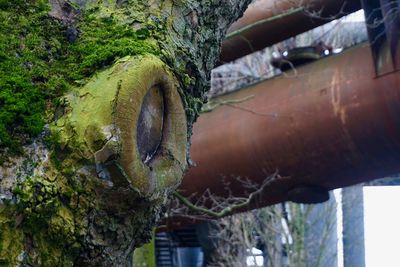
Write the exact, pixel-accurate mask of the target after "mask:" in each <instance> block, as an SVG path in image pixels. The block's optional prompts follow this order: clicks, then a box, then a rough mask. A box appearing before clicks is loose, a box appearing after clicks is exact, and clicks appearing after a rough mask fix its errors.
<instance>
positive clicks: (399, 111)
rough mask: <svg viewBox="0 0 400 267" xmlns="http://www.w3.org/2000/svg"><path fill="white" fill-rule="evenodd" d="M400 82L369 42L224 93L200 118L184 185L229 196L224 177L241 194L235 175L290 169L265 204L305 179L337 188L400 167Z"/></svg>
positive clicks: (254, 176)
mask: <svg viewBox="0 0 400 267" xmlns="http://www.w3.org/2000/svg"><path fill="white" fill-rule="evenodd" d="M399 82H400V72H392V73H390V74H387V75H385V76H381V77H378V78H376V77H375V71H374V64H373V61H372V56H371V52H370V48H369V46H368V45H367V44H362V45H360V46H358V47H355V48H351V49H349V50H346V51H344V52H343V53H341V54H339V55H334V56H329V57H327V58H325V59H322V60H319V61H317V62H315V63H312V64H308V65H305V66H302V67H299V68H298V69H297V70H296V72H293V71H291V72H287V73H286V74H285V75H281V76H279V77H276V78H273V79H270V80H266V81H263V82H261V83H259V84H256V85H253V86H251V87H249V88H247V89H243V90H241V91H238V92H235V93H232V94H229V95H225V96H223V97H221V98H218V99H217V101H219V102H220V103H225V105H221V106H220V107H218V108H216V109H215V110H213V111H212V112H209V113H205V114H203V115H201V116H200V118H199V120H198V122H197V123H196V124H195V125H194V135H193V137H192V148H191V155H192V158H193V160H194V161H195V162H196V164H197V167H193V168H191V169H190V170H189V172H188V173H187V174H186V176H185V177H184V180H183V182H182V184H181V186H180V190H181V191H182V193H183V194H184V195H187V196H188V195H191V194H193V193H197V194H201V193H202V192H204V191H205V190H206V189H210V190H211V192H212V193H214V194H216V195H219V196H227V194H228V193H227V191H225V190H224V182H223V179H222V178H223V177H224V179H225V180H226V181H227V182H229V183H230V189H231V190H232V195H234V196H247V195H248V192H246V191H248V190H247V189H246V188H244V187H243V184H242V183H241V182H238V181H237V179H235V177H246V178H248V179H250V180H251V181H252V182H253V183H255V184H261V183H262V181H263V180H264V179H265V178H266V177H267V176H268V175H269V174H271V173H273V172H275V171H276V170H279V173H280V175H281V176H282V177H284V178H281V179H277V180H275V181H273V182H272V183H271V184H270V185H269V186H267V188H266V190H265V192H264V194H263V196H262V198H261V199H258V200H257V203H253V206H252V207H260V206H265V205H270V204H274V203H278V202H282V201H286V200H288V195H289V192H292V191H293V190H295V191H296V190H297V189H301V188H304V187H305V188H307V187H311V188H324V189H326V190H331V189H334V188H338V187H344V186H348V185H352V184H356V183H360V182H364V181H369V180H372V179H376V178H380V177H385V176H387V175H390V174H394V173H399V172H400V83H399ZM249 97H250V98H249ZM246 98H247V100H246V101H243V102H240V103H235V104H227V103H232V102H229V101H231V100H240V99H246ZM224 101H225V102H224ZM227 101H228V102H227Z"/></svg>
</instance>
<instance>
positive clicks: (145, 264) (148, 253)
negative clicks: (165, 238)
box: [132, 231, 156, 267]
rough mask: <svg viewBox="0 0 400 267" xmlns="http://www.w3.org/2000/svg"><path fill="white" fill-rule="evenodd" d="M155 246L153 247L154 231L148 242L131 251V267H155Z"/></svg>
mask: <svg viewBox="0 0 400 267" xmlns="http://www.w3.org/2000/svg"><path fill="white" fill-rule="evenodd" d="M155 252H156V247H155V232H154V231H153V235H152V238H151V241H150V243H148V244H145V245H143V246H142V247H140V248H137V249H135V251H134V253H133V259H132V261H133V262H132V264H133V267H155V266H156V256H155Z"/></svg>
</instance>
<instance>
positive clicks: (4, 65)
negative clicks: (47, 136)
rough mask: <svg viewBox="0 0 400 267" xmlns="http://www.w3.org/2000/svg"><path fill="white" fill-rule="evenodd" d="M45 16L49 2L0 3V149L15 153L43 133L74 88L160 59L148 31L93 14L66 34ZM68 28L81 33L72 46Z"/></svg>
mask: <svg viewBox="0 0 400 267" xmlns="http://www.w3.org/2000/svg"><path fill="white" fill-rule="evenodd" d="M48 12H49V7H48V5H47V1H33V0H28V1H13V2H12V4H10V2H9V1H4V0H1V1H0V20H1V21H2V23H1V24H0V148H5V147H8V148H10V149H11V152H14V153H15V152H21V145H22V144H24V143H26V142H29V140H30V138H32V137H34V136H36V135H37V134H39V133H40V132H41V131H42V129H43V126H44V124H45V123H47V122H48V120H49V119H51V117H52V115H50V114H53V112H52V108H51V107H52V106H53V107H54V103H56V101H55V100H56V99H57V98H58V97H59V96H61V95H63V94H64V93H65V92H67V91H68V90H69V89H70V88H71V87H72V86H76V85H79V84H80V83H81V82H82V80H84V79H86V78H88V77H90V76H91V75H93V74H94V73H95V72H96V71H97V70H99V69H102V68H104V67H106V66H109V65H111V64H112V63H113V62H114V61H115V60H116V59H117V58H120V57H123V56H125V55H137V54H143V53H152V54H157V53H158V52H157V49H156V47H155V45H154V44H153V43H152V41H151V38H150V37H151V34H152V33H151V31H150V30H148V29H147V28H141V29H136V30H135V29H133V28H132V27H130V26H129V25H125V24H121V23H120V22H119V21H118V20H117V18H114V17H113V15H105V16H99V15H98V13H96V9H92V10H89V11H86V12H83V14H82V15H81V17H80V19H79V21H77V23H76V25H75V26H68V27H69V28H68V27H67V26H66V25H64V24H63V23H62V22H60V21H58V20H56V19H54V18H50V17H49V15H48ZM71 27H75V28H73V30H76V32H77V33H79V34H78V36H77V39H76V40H75V41H73V42H70V41H71V40H70V41H69V40H68V38H67V36H68V32H69V31H70V30H71ZM49 106H50V109H49V108H48V107H49ZM46 109H47V110H49V112H48V116H45V110H46Z"/></svg>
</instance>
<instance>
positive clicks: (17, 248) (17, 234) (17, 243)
mask: <svg viewBox="0 0 400 267" xmlns="http://www.w3.org/2000/svg"><path fill="white" fill-rule="evenodd" d="M15 214H16V212H15V209H14V208H13V207H11V206H8V205H1V204H0V229H1V231H0V266H17V265H18V256H19V255H20V254H21V252H22V250H23V247H22V244H23V242H22V239H23V235H22V232H21V231H20V230H19V229H18V227H17V226H16V222H15V221H14V220H13V219H14V218H16V217H15Z"/></svg>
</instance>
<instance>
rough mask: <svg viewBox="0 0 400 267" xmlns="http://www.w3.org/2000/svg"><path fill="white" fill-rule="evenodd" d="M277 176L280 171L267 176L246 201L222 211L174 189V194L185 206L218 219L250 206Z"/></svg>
mask: <svg viewBox="0 0 400 267" xmlns="http://www.w3.org/2000/svg"><path fill="white" fill-rule="evenodd" d="M277 176H278V172H275V173H274V174H273V175H271V176H269V177H267V179H265V180H264V182H263V184H262V185H261V187H260V188H259V189H258V190H256V191H254V192H252V193H251V194H250V195H249V196H248V197H247V198H246V199H245V200H244V201H241V202H240V203H237V204H232V205H230V206H227V207H225V208H223V209H222V210H220V211H213V210H211V209H207V208H205V207H201V206H197V205H196V204H193V203H192V202H191V201H190V200H189V199H187V198H186V197H184V196H182V195H181V194H180V193H178V192H177V191H174V192H173V193H172V194H173V196H174V197H176V198H177V199H178V200H179V201H180V202H181V203H182V204H183V205H184V206H186V207H187V208H189V209H190V210H192V211H195V212H198V213H203V214H205V215H208V216H210V217H212V218H215V219H218V218H222V217H225V216H227V215H230V214H232V213H234V212H235V211H237V210H240V209H244V208H246V207H248V206H249V205H250V204H251V203H252V201H253V200H254V199H255V198H256V197H257V196H258V195H260V194H261V193H262V192H263V191H264V189H265V187H266V186H267V185H269V184H270V182H271V181H273V180H274V179H275V178H276V177H277Z"/></svg>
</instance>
